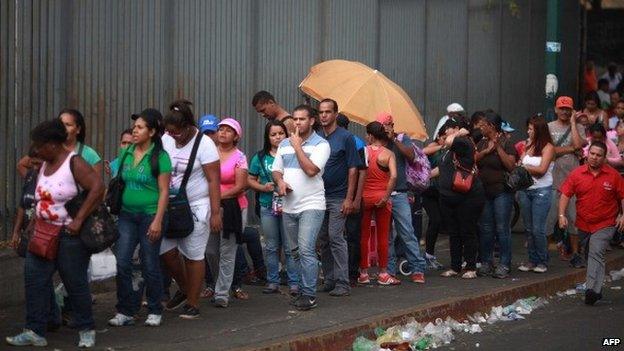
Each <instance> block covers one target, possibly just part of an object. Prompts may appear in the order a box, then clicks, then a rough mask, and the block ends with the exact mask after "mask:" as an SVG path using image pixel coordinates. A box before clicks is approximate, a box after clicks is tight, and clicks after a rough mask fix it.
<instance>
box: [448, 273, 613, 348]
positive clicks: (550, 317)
mask: <svg viewBox="0 0 624 351" xmlns="http://www.w3.org/2000/svg"><path fill="white" fill-rule="evenodd" d="M611 287H620V289H619V290H614V289H611ZM603 295H604V297H603V300H601V301H599V302H598V303H597V304H596V305H595V306H587V305H585V304H584V303H583V297H584V295H583V294H577V295H573V296H565V297H554V298H552V299H550V300H549V301H550V303H549V304H548V305H546V306H545V307H543V308H540V309H538V310H535V311H533V313H532V314H530V315H528V316H526V319H525V320H517V321H510V322H498V323H495V324H492V325H487V324H482V327H483V333H479V334H466V333H458V334H455V336H456V339H455V340H454V341H453V342H452V343H451V344H449V345H448V346H445V347H444V348H441V350H457V351H459V350H506V351H512V350H523V351H524V350H535V349H538V350H540V351H548V350H553V351H554V350H557V351H560V350H565V351H573V350H624V280H619V281H615V282H613V283H611V284H609V286H607V287H606V288H605V289H603ZM605 338H619V339H620V345H618V346H602V344H603V340H604V339H605Z"/></svg>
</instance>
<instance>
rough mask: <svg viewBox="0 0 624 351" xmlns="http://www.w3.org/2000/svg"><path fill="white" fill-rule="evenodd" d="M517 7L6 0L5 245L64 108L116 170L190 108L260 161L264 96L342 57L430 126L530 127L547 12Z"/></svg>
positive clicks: (566, 31) (569, 84) (1, 174)
mask: <svg viewBox="0 0 624 351" xmlns="http://www.w3.org/2000/svg"><path fill="white" fill-rule="evenodd" d="M515 3H517V4H518V5H519V13H518V14H515V13H512V12H511V11H510V9H509V1H506V0H428V1H427V0H309V1H292V0H231V1H223V0H133V1H124V0H99V1H95V0H91V1H89V0H84V1H72V0H4V1H0V114H1V115H2V118H1V119H0V133H1V137H2V139H3V140H4V147H3V148H2V150H1V151H0V186H1V189H2V193H1V194H0V195H1V196H0V216H1V220H0V226H1V228H0V239H2V238H3V237H5V235H6V233H7V231H8V229H9V228H10V223H11V221H12V220H13V213H14V211H13V209H14V207H15V204H16V203H17V197H18V196H19V192H20V191H19V185H20V181H19V179H17V175H16V172H15V163H16V161H17V160H18V159H19V157H20V156H21V155H23V154H24V153H25V152H26V148H27V144H28V132H29V130H30V129H31V128H32V127H33V126H34V125H35V124H36V123H38V122H39V121H41V120H43V119H47V118H52V117H54V116H55V115H56V114H57V113H58V111H59V110H60V109H61V108H63V107H75V108H78V109H80V110H81V111H83V113H84V114H85V117H86V119H87V133H88V137H87V141H88V143H89V144H91V145H93V146H94V147H95V148H96V149H97V150H98V151H99V152H100V153H101V154H102V155H103V157H104V158H106V159H111V158H113V157H114V156H115V155H114V154H115V152H116V150H117V147H116V144H117V139H118V134H119V132H121V131H122V130H123V129H124V128H126V127H127V126H128V125H129V116H130V114H132V113H134V112H137V111H140V110H141V109H143V108H145V107H156V108H159V109H163V110H164V109H165V108H166V107H167V105H168V104H169V103H170V102H171V101H172V100H173V99H175V98H181V97H184V98H187V99H189V100H191V101H193V102H194V106H195V112H196V114H197V115H198V116H199V115H202V114H206V113H214V114H217V115H219V116H233V117H235V118H238V119H240V120H241V121H242V123H243V126H244V128H245V135H244V138H243V140H242V143H241V146H242V147H243V148H244V149H245V151H246V152H247V153H248V154H251V153H252V152H253V150H256V149H257V148H259V146H260V144H261V134H262V132H261V130H262V125H263V120H262V119H261V118H260V117H258V115H257V114H256V113H255V111H254V110H253V108H252V107H251V104H250V100H251V97H252V96H253V94H254V92H255V91H257V90H260V89H266V90H269V91H271V92H273V93H274V95H275V96H276V97H277V99H278V101H279V102H280V103H281V104H282V105H283V106H285V107H286V108H292V107H294V106H295V105H296V104H299V103H301V102H303V101H304V100H303V98H302V96H301V94H300V92H299V91H298V89H297V85H298V83H299V82H300V81H301V80H302V79H303V78H304V77H305V75H306V74H307V72H308V69H309V67H310V66H312V65H314V64H316V63H318V62H320V61H322V60H327V59H332V58H341V59H348V60H356V61H361V62H363V63H365V64H368V65H370V66H373V67H375V68H377V69H379V70H381V71H382V72H384V74H385V75H386V76H388V77H390V78H391V79H393V80H395V81H396V82H397V83H398V84H400V85H401V86H402V87H403V88H404V89H405V90H406V91H407V92H408V94H409V95H410V96H411V97H412V99H413V100H414V102H415V103H416V105H417V106H418V108H419V109H420V111H421V112H422V113H423V115H424V116H425V122H426V124H427V125H428V126H432V125H435V123H436V121H437V119H438V118H439V117H440V116H441V115H442V114H444V110H445V107H446V105H448V104H449V103H450V102H453V101H456V102H460V103H462V104H463V105H464V106H465V107H466V108H467V109H468V111H469V112H472V111H474V110H475V109H482V108H488V107H491V108H494V109H497V110H499V111H501V112H502V114H503V117H505V118H508V119H510V120H511V121H512V122H514V123H515V124H516V125H520V124H522V123H521V121H523V120H524V118H525V117H526V116H528V115H529V114H531V113H533V112H535V111H539V110H541V109H542V106H543V89H544V88H543V86H544V78H543V76H544V74H543V72H544V41H545V22H546V15H545V10H546V7H545V2H544V1H543V0H515ZM563 3H564V5H563V12H564V15H563V16H562V21H563V23H562V38H563V52H562V54H563V55H562V56H563V57H562V72H564V75H563V77H562V81H561V82H560V87H561V91H565V92H567V93H571V94H572V93H573V92H574V91H575V88H576V80H577V77H576V72H577V69H578V45H579V41H578V18H579V9H578V5H577V3H576V2H575V1H564V2H563ZM430 129H431V127H430ZM354 130H356V131H357V132H359V133H361V131H362V128H361V127H355V128H354Z"/></svg>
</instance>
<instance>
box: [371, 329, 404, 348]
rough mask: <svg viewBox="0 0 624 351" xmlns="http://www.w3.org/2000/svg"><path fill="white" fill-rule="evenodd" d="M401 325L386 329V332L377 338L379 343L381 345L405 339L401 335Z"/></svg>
mask: <svg viewBox="0 0 624 351" xmlns="http://www.w3.org/2000/svg"><path fill="white" fill-rule="evenodd" d="M400 328H401V326H400V325H395V326H392V327H390V328H388V329H386V332H385V333H384V334H383V335H381V336H379V337H378V338H377V340H376V341H377V344H378V345H381V344H383V343H386V342H401V341H403V339H402V337H401V329H400Z"/></svg>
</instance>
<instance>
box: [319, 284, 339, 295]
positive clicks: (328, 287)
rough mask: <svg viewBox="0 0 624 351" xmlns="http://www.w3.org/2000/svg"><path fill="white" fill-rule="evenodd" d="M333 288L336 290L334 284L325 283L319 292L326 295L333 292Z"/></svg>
mask: <svg viewBox="0 0 624 351" xmlns="http://www.w3.org/2000/svg"><path fill="white" fill-rule="evenodd" d="M335 288H336V284H332V283H329V282H327V283H324V284H323V287H322V288H321V291H322V292H326V293H328V292H330V291H332V290H334V289H335Z"/></svg>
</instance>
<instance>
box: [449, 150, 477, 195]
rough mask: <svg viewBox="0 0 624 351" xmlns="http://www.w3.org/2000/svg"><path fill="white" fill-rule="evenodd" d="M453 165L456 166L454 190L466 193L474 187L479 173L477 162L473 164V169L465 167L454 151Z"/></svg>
mask: <svg viewBox="0 0 624 351" xmlns="http://www.w3.org/2000/svg"><path fill="white" fill-rule="evenodd" d="M453 165H454V166H455V174H454V175H453V191H454V192H456V193H461V194H465V193H467V192H469V191H470V189H471V188H472V183H473V182H474V177H475V176H476V175H477V166H476V164H475V165H473V166H472V169H467V168H465V167H463V166H462V165H461V164H460V163H459V161H457V157H456V156H455V154H454V153H453Z"/></svg>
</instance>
